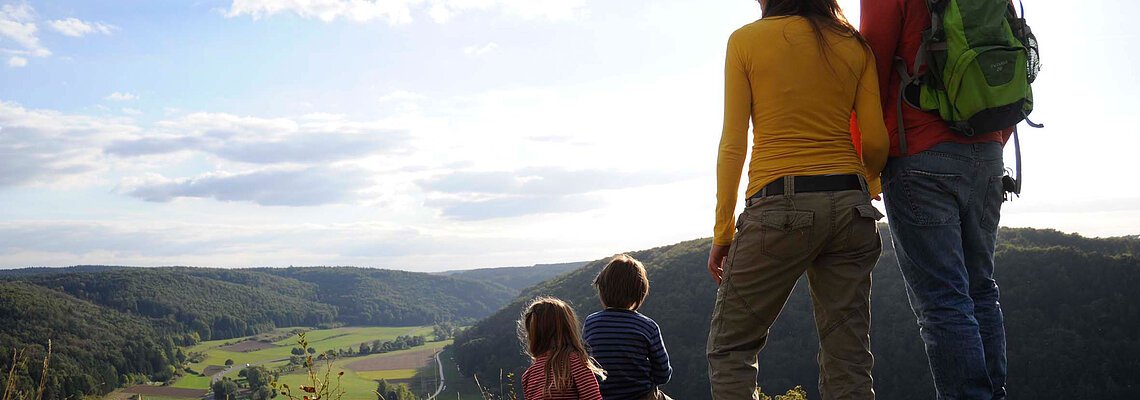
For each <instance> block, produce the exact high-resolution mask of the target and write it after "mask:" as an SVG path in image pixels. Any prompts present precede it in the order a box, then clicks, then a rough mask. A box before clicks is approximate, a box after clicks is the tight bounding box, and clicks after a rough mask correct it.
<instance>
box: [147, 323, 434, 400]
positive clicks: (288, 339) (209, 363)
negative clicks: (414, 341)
mask: <svg viewBox="0 0 1140 400" xmlns="http://www.w3.org/2000/svg"><path fill="white" fill-rule="evenodd" d="M296 329H301V328H280V329H277V330H275V331H273V332H269V333H265V334H261V335H257V336H251V337H247V338H239V339H226V340H213V341H207V342H202V343H199V344H197V345H195V346H192V347H190V348H187V349H185V350H184V351H185V353H186V354H191V353H195V352H201V353H203V354H204V355H205V358H204V359H203V360H202V361H201V362H198V363H190V364H188V366H189V368H190V369H191V370H193V371H198V372H205V373H206V374H207V375H209V374H212V373H216V372H219V371H222V370H224V369H225V367H224V365H225V361H226V360H227V359H230V360H233V361H234V368H232V369H230V370H229V371H227V372H226V373H225V376H226V377H229V378H230V379H238V376H237V375H238V373H239V372H240V371H241V369H242V368H244V366H245V365H246V364H250V365H262V366H265V367H266V368H269V369H273V368H275V367H280V366H284V365H286V364H288V358H289V357H290V356H291V355H292V354H291V351H292V350H293V348H295V347H297V337H296V335H291V334H289V333H290V332H291V331H293V330H296ZM431 333H432V327H430V326H420V327H342V328H335V329H321V330H311V331H308V332H306V334H305V337H306V339H307V340H308V342H309V347H312V348H313V349H314V350H315V351H316V354H321V353H324V352H325V351H327V350H340V349H349V348H351V349H353V350H354V351H355V350H356V349H357V347H358V346H359V345H360V343H371V342H373V341H375V340H379V341H390V340H393V339H395V338H396V337H397V336H404V335H406V336H416V335H422V336H429V335H430V334H431ZM269 340H272V341H269ZM449 343H450V341H447V342H429V343H427V344H425V345H424V346H417V347H415V348H412V349H409V350H403V351H395V352H389V353H381V354H372V355H367V356H363V357H344V358H340V359H337V360H334V362H333V363H332V364H333V371H334V376H335V373H336V372H338V371H342V370H343V371H345V375H344V376H343V377H342V380H343V383H344V385H345V388H346V389H349V390H352V391H353V392H354V393H355V392H358V391H359V390H363V389H367V390H365V391H364V392H362V393H371V392H372V391H373V390H375V389H376V384H375V383H374V380H375V379H380V378H384V379H389V380H393V381H404V380H408V379H410V378H411V377H412V376H413V375H414V374H415V368H417V366H413V365H414V363H409V362H408V361H407V359H409V357H412V359H414V358H415V354H421V353H422V354H424V355H423V357H425V359H426V357H430V356H431V355H433V354H435V352H436V351H438V349H440V348H442V347H443V346H445V345H447V344H449ZM386 356H390V357H393V358H392V359H391V360H388V361H376V360H375V359H379V358H384V357H386ZM401 360H403V361H401ZM354 362H365V364H359V365H358V366H357V367H356V368H355V370H359V371H360V373H362V374H364V375H358V374H357V373H356V372H355V370H354V369H353V368H346V366H347V365H348V364H351V363H354ZM323 365H324V364H323V363H318V366H323ZM421 365H422V364H421ZM303 378H306V375H305V374H301V373H293V374H289V375H284V376H282V377H281V381H282V382H284V383H289V384H290V385H291V386H292V385H293V384H294V383H296V384H300V382H301V381H302V379H303ZM210 382H211V380H210V377H209V376H204V375H185V376H183V377H182V378H180V379H178V380H177V381H176V382H174V384H172V385H171V386H170V387H168V388H163V389H171V390H169V392H171V393H175V391H174V389H199V390H209V387H210ZM293 387H296V386H293ZM147 389H149V388H147ZM187 393H188V392H187ZM163 395H167V394H166V393H163ZM147 398H148V399H150V398H152V397H150V396H147ZM171 398H179V397H177V396H172V397H171ZM183 398H185V397H183Z"/></svg>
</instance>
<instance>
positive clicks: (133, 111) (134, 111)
mask: <svg viewBox="0 0 1140 400" xmlns="http://www.w3.org/2000/svg"><path fill="white" fill-rule="evenodd" d="M121 111H122V112H123V114H127V115H142V114H143V112H142V110H139V109H137V108H130V107H123V109H122V110H121Z"/></svg>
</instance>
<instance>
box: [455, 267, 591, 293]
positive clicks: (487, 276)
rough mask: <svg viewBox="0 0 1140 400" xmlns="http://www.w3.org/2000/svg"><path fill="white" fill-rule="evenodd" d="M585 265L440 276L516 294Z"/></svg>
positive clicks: (491, 269)
mask: <svg viewBox="0 0 1140 400" xmlns="http://www.w3.org/2000/svg"><path fill="white" fill-rule="evenodd" d="M584 265H586V262H584V261H583V262H571V263H560V264H535V265H533V266H530V267H501V268H478V269H468V270H457V271H445V272H440V273H439V274H440V275H446V276H450V277H454V278H460V279H470V280H475V281H483V282H489V283H496V284H499V285H503V286H506V287H508V288H510V289H513V290H515V291H516V292H522V291H523V290H524V289H526V288H529V287H531V286H534V285H537V284H539V283H541V282H543V281H546V280H548V279H551V278H554V277H556V276H558V275H562V274H565V273H567V272H570V271H573V270H576V269H578V268H581V267H582V266H584Z"/></svg>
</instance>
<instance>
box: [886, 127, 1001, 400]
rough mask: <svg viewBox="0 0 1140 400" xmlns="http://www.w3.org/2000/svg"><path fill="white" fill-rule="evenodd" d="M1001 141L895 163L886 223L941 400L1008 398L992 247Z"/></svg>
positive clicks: (951, 147) (942, 149)
mask: <svg viewBox="0 0 1140 400" xmlns="http://www.w3.org/2000/svg"><path fill="white" fill-rule="evenodd" d="M1001 158H1002V148H1001V145H1000V144H999V143H978V144H957V143H942V144H939V145H937V146H935V147H934V148H932V149H930V150H927V151H924V152H921V153H918V154H914V155H910V156H906V157H898V158H891V159H890V161H888V163H887V168H886V170H885V171H884V175H883V176H884V181H885V187H884V193H885V197H886V199H885V203H886V208H887V219H888V222H889V223H890V227H891V236H892V237H893V240H894V246H895V253H896V254H897V256H898V261H899V268H900V269H901V270H902V274H903V278H904V279H906V283H907V297H908V298H909V299H910V305H911V308H912V309H913V310H914V314H915V316H916V317H918V325H919V330H920V332H921V334H922V341H923V342H925V344H926V355H927V357H928V358H929V361H930V371H931V374H932V375H933V376H934V386H935V389H936V390H937V393H938V399H946V400H950V399H954V400H967V399H968V400H979V399H982V400H989V399H1004V398H1005V383H1006V357H1005V322H1004V321H1003V318H1002V313H1001V306H1000V305H999V304H998V286H997V283H996V282H995V281H994V278H993V275H994V247H995V246H996V241H997V227H998V220H999V217H1000V214H1001V203H1002V202H1003V201H1004V196H1005V193H1004V191H1003V189H1002V175H1003V166H1002V159H1001Z"/></svg>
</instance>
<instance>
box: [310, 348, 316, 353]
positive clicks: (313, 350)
mask: <svg viewBox="0 0 1140 400" xmlns="http://www.w3.org/2000/svg"><path fill="white" fill-rule="evenodd" d="M309 354H317V349H314V348H312V347H310V348H309Z"/></svg>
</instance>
